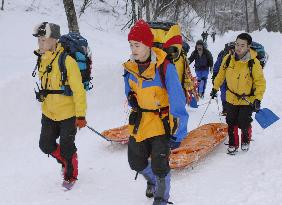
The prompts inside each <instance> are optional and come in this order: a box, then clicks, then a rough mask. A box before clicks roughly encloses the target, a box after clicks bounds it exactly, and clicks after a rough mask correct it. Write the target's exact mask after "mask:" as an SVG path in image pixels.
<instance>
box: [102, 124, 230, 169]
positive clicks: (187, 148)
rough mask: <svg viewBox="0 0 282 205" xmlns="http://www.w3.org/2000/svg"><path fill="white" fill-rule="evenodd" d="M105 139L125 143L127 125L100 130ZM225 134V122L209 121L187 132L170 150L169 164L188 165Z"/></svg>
mask: <svg viewBox="0 0 282 205" xmlns="http://www.w3.org/2000/svg"><path fill="white" fill-rule="evenodd" d="M102 135H104V136H105V137H106V138H107V139H109V140H110V141H113V142H118V143H122V144H125V143H127V142H128V139H129V132H128V125H124V126H121V127H118V128H113V129H109V130H106V131H104V132H102ZM226 136H227V124H225V123H209V124H205V125H202V126H200V127H198V128H196V129H194V130H192V131H190V132H189V134H188V136H187V137H186V138H185V139H184V140H183V141H182V142H181V144H180V147H179V148H177V149H174V150H172V151H171V154H170V160H169V165H170V167H171V168H172V169H179V168H184V167H189V166H191V165H192V164H194V163H195V162H197V161H198V160H200V159H202V158H203V157H205V156H206V155H207V154H208V153H210V152H211V151H213V150H214V149H215V147H216V146H217V145H219V144H221V143H222V142H223V141H224V140H225V138H226Z"/></svg>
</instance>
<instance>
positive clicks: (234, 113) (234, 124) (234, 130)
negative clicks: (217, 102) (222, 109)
mask: <svg viewBox="0 0 282 205" xmlns="http://www.w3.org/2000/svg"><path fill="white" fill-rule="evenodd" d="M226 109H227V116H226V123H227V124H228V135H229V143H228V144H229V148H230V149H229V150H233V149H234V150H237V149H238V147H239V135H238V113H239V109H238V106H235V105H232V104H230V103H228V102H227V103H226Z"/></svg>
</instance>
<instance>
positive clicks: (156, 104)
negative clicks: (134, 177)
mask: <svg viewBox="0 0 282 205" xmlns="http://www.w3.org/2000/svg"><path fill="white" fill-rule="evenodd" d="M128 41H129V43H130V48H131V52H132V55H131V59H130V60H129V61H127V62H125V63H124V64H123V66H124V70H125V74H124V82H125V94H126V96H127V99H128V102H129V105H130V106H131V107H132V110H131V114H130V116H129V132H130V138H129V143H128V162H129V165H130V167H131V169H132V170H135V171H136V172H137V173H141V174H142V175H143V176H144V177H145V179H146V180H147V189H146V196H147V197H154V202H153V205H165V204H167V203H168V199H169V191H170V167H169V153H170V147H171V148H172V149H173V148H176V147H178V146H179V145H180V142H181V140H182V139H183V138H184V137H185V136H186V135H187V122H188V113H187V111H186V109H185V104H186V100H185V96H184V93H183V90H182V87H181V84H180V81H179V79H178V75H177V72H176V69H175V66H174V65H173V64H171V63H169V61H167V60H166V53H165V52H164V51H163V50H161V49H159V48H154V47H153V48H152V45H153V34H152V32H151V30H150V27H149V25H148V24H147V23H146V22H145V21H143V20H138V21H137V22H136V24H135V25H134V26H133V27H132V28H131V30H130V32H129V34H128ZM161 75H163V78H162V77H161ZM162 79H163V81H162ZM149 157H151V161H149V160H148V158H149Z"/></svg>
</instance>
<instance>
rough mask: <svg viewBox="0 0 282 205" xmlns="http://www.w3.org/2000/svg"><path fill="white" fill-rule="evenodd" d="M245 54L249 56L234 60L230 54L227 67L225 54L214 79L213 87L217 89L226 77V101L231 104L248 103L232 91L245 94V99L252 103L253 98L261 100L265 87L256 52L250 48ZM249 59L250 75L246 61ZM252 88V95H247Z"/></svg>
mask: <svg viewBox="0 0 282 205" xmlns="http://www.w3.org/2000/svg"><path fill="white" fill-rule="evenodd" d="M247 55H248V56H249V58H247V59H245V60H235V56H234V55H232V56H231V59H230V63H229V66H228V67H227V68H225V63H226V60H227V58H228V56H229V55H227V56H225V57H224V58H223V61H222V64H221V66H220V69H219V73H218V75H217V76H216V78H215V80H214V87H213V88H214V89H216V90H219V88H220V86H221V84H222V83H223V82H224V80H225V79H226V83H227V91H226V101H227V102H228V103H231V104H233V105H248V102H246V101H245V100H243V99H240V98H238V96H236V95H235V94H233V93H236V94H238V95H243V94H245V95H246V96H247V97H246V98H247V100H248V101H250V102H251V103H252V102H253V101H254V100H255V99H258V100H260V101H261V100H262V98H263V94H264V92H265V89H266V82H265V79H264V75H263V70H262V67H261V65H260V62H259V60H258V59H257V58H256V55H257V53H256V52H255V51H254V50H250V52H249V54H247ZM251 59H253V60H254V64H253V67H252V76H251V74H250V69H249V68H248V61H249V60H251ZM252 90H253V95H252V96H248V95H250V94H251V93H252ZM231 91H232V92H233V93H232V92H231Z"/></svg>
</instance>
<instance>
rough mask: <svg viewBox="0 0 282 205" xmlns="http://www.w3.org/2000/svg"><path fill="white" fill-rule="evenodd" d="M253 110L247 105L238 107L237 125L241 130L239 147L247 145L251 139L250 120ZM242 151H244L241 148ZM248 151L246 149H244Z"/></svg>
mask: <svg viewBox="0 0 282 205" xmlns="http://www.w3.org/2000/svg"><path fill="white" fill-rule="evenodd" d="M252 112H253V108H252V107H251V106H249V105H242V106H240V111H239V116H238V125H239V128H240V129H241V145H246V146H247V145H249V144H250V141H251V137H252V126H251V122H252V121H253V119H252ZM242 149H244V148H243V147H242ZM246 149H247V150H244V151H248V147H247V148H246Z"/></svg>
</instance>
